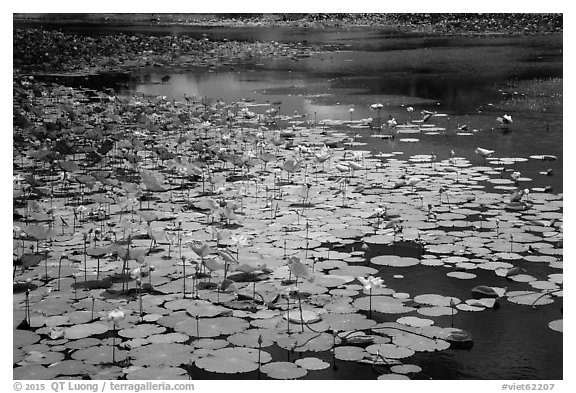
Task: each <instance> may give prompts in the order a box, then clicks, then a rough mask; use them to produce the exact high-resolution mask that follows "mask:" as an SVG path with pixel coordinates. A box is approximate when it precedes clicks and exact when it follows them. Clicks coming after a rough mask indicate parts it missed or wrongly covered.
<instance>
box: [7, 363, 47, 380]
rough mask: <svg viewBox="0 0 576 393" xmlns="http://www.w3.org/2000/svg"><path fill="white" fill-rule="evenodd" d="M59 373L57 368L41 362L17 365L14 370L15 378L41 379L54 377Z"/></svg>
mask: <svg viewBox="0 0 576 393" xmlns="http://www.w3.org/2000/svg"><path fill="white" fill-rule="evenodd" d="M57 375H58V370H57V369H52V368H50V367H44V366H42V365H39V364H28V365H26V366H23V367H16V368H15V369H14V372H13V379H14V380H39V379H44V380H46V379H54V378H55V377H56V376H57Z"/></svg>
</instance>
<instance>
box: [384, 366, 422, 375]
mask: <svg viewBox="0 0 576 393" xmlns="http://www.w3.org/2000/svg"><path fill="white" fill-rule="evenodd" d="M390 371H392V372H393V373H396V374H410V373H419V372H420V371H422V368H421V367H420V366H416V365H415V364H400V365H397V366H392V367H390Z"/></svg>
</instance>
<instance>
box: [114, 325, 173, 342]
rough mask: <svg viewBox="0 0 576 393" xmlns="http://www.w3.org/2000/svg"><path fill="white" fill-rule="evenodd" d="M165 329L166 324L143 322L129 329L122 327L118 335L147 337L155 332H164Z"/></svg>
mask: <svg viewBox="0 0 576 393" xmlns="http://www.w3.org/2000/svg"><path fill="white" fill-rule="evenodd" d="M164 331H166V328H165V327H164V326H157V325H155V324H151V323H143V324H140V325H136V326H133V327H131V328H128V329H122V330H120V331H119V332H118V335H119V336H121V337H127V338H145V337H148V336H151V335H153V334H160V333H163V332H164Z"/></svg>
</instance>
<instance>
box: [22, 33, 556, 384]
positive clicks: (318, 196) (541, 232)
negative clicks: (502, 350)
mask: <svg viewBox="0 0 576 393" xmlns="http://www.w3.org/2000/svg"><path fill="white" fill-rule="evenodd" d="M140 40H142V38H141V37H136V39H135V40H134V42H139V41H140ZM163 40H164V39H163ZM165 40H167V41H169V40H172V38H166V39H165ZM175 40H176V39H175ZM182 40H184V38H182ZM144 41H147V40H144ZM177 42H179V43H181V44H183V42H180V41H177ZM127 45H130V44H127ZM134 45H136V44H134ZM139 45H140V44H139ZM228 48H231V47H230V46H228ZM17 82H20V83H19V86H18V89H19V90H18V91H17V92H16V93H15V94H17V95H18V96H19V97H20V95H22V97H25V100H26V101H25V102H26V104H27V105H19V107H18V108H19V110H20V109H21V110H22V112H23V113H25V114H26V117H27V118H28V121H27V122H24V121H18V122H17V124H16V125H15V136H16V135H17V138H15V150H17V153H18V154H15V156H14V163H13V164H14V181H13V187H14V193H13V203H14V209H13V210H14V227H13V228H14V230H13V238H14V239H13V240H14V243H13V244H14V258H13V265H14V272H13V280H14V284H13V291H14V300H13V303H14V316H15V324H14V329H13V339H14V340H13V341H14V344H13V346H14V358H13V360H14V364H15V368H14V376H15V378H23V379H34V378H57V377H62V376H80V375H84V374H86V375H89V376H91V377H94V378H96V377H98V378H127V379H139V378H146V379H150V378H157V377H158V378H159V377H168V376H170V377H171V376H173V377H174V378H182V377H186V376H191V375H193V374H195V373H200V372H203V373H217V374H233V375H234V374H239V373H247V374H248V375H249V376H250V377H254V378H257V377H258V375H262V376H266V377H268V378H273V379H297V378H303V377H306V376H307V377H310V378H314V376H315V373H316V372H320V370H327V369H328V368H329V367H330V366H332V368H333V369H334V368H335V367H338V365H342V364H343V362H350V363H349V364H353V365H354V366H357V367H366V368H367V369H370V370H372V369H373V370H377V371H378V372H377V373H376V372H375V374H374V378H376V377H378V378H382V379H384V378H390V379H392V378H407V376H406V374H411V376H413V377H416V378H418V377H421V375H420V374H419V373H420V372H421V371H422V370H421V368H420V366H419V365H416V364H404V363H402V362H403V361H404V359H407V360H409V361H412V360H410V359H411V358H412V357H414V359H415V358H416V357H417V356H415V355H416V353H419V355H418V356H424V357H425V356H432V355H433V353H434V352H439V351H448V350H456V349H457V348H458V347H459V346H460V348H462V347H466V346H470V345H472V343H473V340H472V337H471V335H470V334H469V333H468V332H466V331H464V330H461V329H459V328H457V327H454V326H461V325H460V324H461V321H463V320H465V319H466V318H468V317H469V316H470V315H471V313H485V314H484V315H488V313H491V312H492V310H493V309H495V308H497V307H524V308H525V311H526V312H533V308H536V307H538V308H543V307H548V308H550V309H552V308H553V309H554V310H556V309H559V310H561V307H562V295H563V293H562V289H563V276H562V274H561V273H553V272H558V271H560V272H561V271H562V267H563V265H562V264H563V262H562V256H563V251H562V250H563V226H562V225H563V213H562V210H563V201H562V198H563V196H562V195H561V194H554V193H551V192H543V191H545V190H539V189H538V188H539V187H531V185H530V181H532V180H530V179H527V178H526V174H525V170H524V167H523V166H524V165H526V166H527V161H528V158H524V157H509V158H507V157H494V156H495V155H496V151H492V150H488V149H485V148H480V147H478V148H476V150H473V148H469V149H468V150H464V149H462V150H463V151H462V152H460V150H458V151H459V154H461V155H465V156H466V157H467V158H465V157H456V154H455V153H453V152H451V154H450V155H448V153H440V152H438V150H434V152H430V151H428V153H430V154H428V153H427V154H415V153H414V154H413V153H411V151H410V150H409V149H410V148H409V147H407V148H406V151H405V152H401V151H397V150H396V149H399V148H400V147H405V146H407V145H406V144H403V143H399V144H396V142H397V141H393V142H392V143H394V144H393V145H392V144H391V147H390V151H389V152H385V153H382V152H381V153H377V152H376V151H373V150H362V149H365V148H366V149H368V148H370V147H369V146H368V147H365V146H366V145H359V144H358V143H359V142H357V141H354V140H353V141H352V142H350V139H349V138H350V135H348V134H347V132H348V131H349V130H348V129H347V127H348V125H349V124H344V122H337V121H333V122H330V121H324V122H322V123H319V122H317V119H315V120H314V121H313V122H312V120H309V121H303V120H301V118H300V117H297V116H288V115H286V114H285V113H283V112H281V110H280V107H281V103H276V104H274V103H272V104H273V105H274V106H273V107H270V108H268V110H269V112H267V113H266V114H265V115H263V116H260V114H258V115H256V114H254V115H252V114H250V113H249V112H248V111H247V110H243V109H241V108H244V109H246V108H247V107H242V106H240V105H238V103H234V104H227V103H225V102H222V101H220V100H218V101H216V100H211V99H208V98H205V99H203V100H198V101H194V100H192V99H187V100H186V101H185V102H180V101H177V100H168V99H165V98H163V97H146V96H132V97H118V96H115V95H113V94H105V93H102V94H100V95H99V96H98V100H93V101H91V100H90V95H89V94H88V93H87V92H86V91H85V90H81V89H72V88H64V87H61V86H60V87H58V86H52V85H47V84H44V83H40V82H36V81H34V80H33V79H27V78H23V79H21V80H18V79H17ZM23 82H26V83H23ZM163 82H164V83H170V80H165V81H163ZM16 84H17V85H18V83H16ZM22 99H24V98H22ZM79 102H82V103H83V105H82V106H80V105H76V104H78V103H79ZM370 107H371V108H373V109H374V110H376V111H377V127H379V128H381V124H380V115H381V114H380V111H381V110H382V109H383V107H384V105H383V104H373V105H371V106H370ZM40 108H43V109H42V110H39V109H40ZM46 108H50V111H44V109H46ZM70 108H76V109H74V110H71V109H70ZM409 108H411V107H408V108H407V112H408V113H410V115H411V114H412V113H413V111H414V109H413V108H412V110H408V109H409ZM351 109H353V108H351ZM284 112H285V109H284ZM352 114H353V111H351V110H350V111H349V115H350V123H351V124H352V123H354V125H356V123H355V122H353V116H352ZM53 115H54V116H56V119H59V120H60V123H56V121H55V120H54V118H53ZM422 115H423V118H422V119H421V120H416V119H414V120H411V121H410V124H408V125H406V124H404V125H403V124H399V122H397V121H396V119H395V118H390V119H389V121H388V123H387V124H388V126H389V127H388V128H389V132H390V135H391V136H392V135H396V134H400V135H401V134H402V133H413V134H416V133H418V134H419V135H421V136H422V137H426V138H428V137H429V138H437V137H438V135H440V134H439V133H440V132H441V131H445V130H446V129H447V128H448V126H446V127H444V126H442V127H441V126H438V125H436V124H432V123H433V122H435V121H438V122H440V121H443V120H442V119H443V118H444V117H445V116H443V115H444V114H443V113H439V112H436V111H430V110H424V111H423V113H422ZM502 119H507V118H506V116H504V117H503V118H502ZM503 121H504V120H503ZM290 122H297V123H292V124H290ZM48 124H51V125H48ZM56 124H58V125H56ZM514 125H516V123H514ZM268 127H269V128H268ZM457 128H459V131H458V132H460V131H461V132H466V131H468V130H467V129H466V128H465V127H463V126H460V127H457ZM470 128H472V127H471V126H470ZM452 130H453V131H454V125H453V126H452ZM359 132H360V131H359ZM436 133H438V134H436ZM376 135H377V134H375V135H372V136H376ZM367 136H368V135H360V137H361V138H364V137H367ZM461 136H462V137H464V136H463V135H460V136H455V137H461ZM370 137H371V136H370ZM355 138H356V136H355V137H354V138H353V139H355ZM390 139H392V138H390ZM420 139H421V138H399V142H415V143H419V142H421V140H420ZM474 145H475V144H474ZM328 146H330V147H328ZM470 146H472V145H470ZM393 148H394V150H393ZM474 153H476V154H479V155H480V156H481V157H483V162H482V164H481V165H477V164H478V163H477V162H476V163H474V161H475V160H478V158H475V157H474ZM529 158H530V159H532V160H534V161H533V162H529V163H534V162H542V161H545V160H552V159H553V157H552V156H550V155H534V156H531V157H529ZM327 163H329V164H327ZM258 164H260V165H258ZM320 166H321V169H320ZM520 185H522V186H520ZM70 224H71V225H70ZM63 261H66V262H65V263H62V262H63ZM42 262H44V263H43V264H42ZM130 264H132V266H130ZM422 272H424V273H425V274H426V275H430V276H431V277H434V279H435V280H439V282H449V283H450V285H447V286H443V285H438V288H439V289H438V290H437V292H438V293H427V292H426V291H427V288H428V287H425V286H422V287H420V286H419V285H418V284H412V285H413V286H412V287H411V288H413V289H414V291H411V292H413V293H408V289H407V288H410V287H408V286H407V285H406V284H405V283H406V281H410V280H412V281H413V282H414V281H417V280H421V279H422V277H423V276H422ZM82 277H83V279H82ZM78 278H80V280H78ZM384 283H385V285H384ZM452 284H453V285H454V286H452ZM453 288H464V290H461V291H460V292H459V293H458V294H456V293H448V292H450V291H451V290H452V289H453ZM434 291H436V290H434ZM454 292H456V290H455V289H454ZM457 295H458V296H457ZM467 297H471V298H469V299H467ZM541 324H542V326H545V327H549V328H550V329H552V330H554V331H555V332H554V333H553V334H557V332H561V331H562V320H561V319H555V320H546V321H541ZM448 325H450V327H448ZM307 352H314V353H315V354H314V356H309V354H307ZM279 354H280V355H279ZM300 355H302V357H299V356H300ZM291 357H292V358H291ZM296 357H299V358H298V359H296ZM286 359H287V360H286ZM71 361H72V362H73V363H72V364H73V366H72V365H70V364H69V363H65V362H71ZM414 363H417V361H416V360H414ZM48 364H55V366H54V367H53V368H52V367H46V365H48ZM69 365H70V367H68V366H69ZM65 366H66V367H65ZM422 367H423V368H424V367H425V366H422ZM371 368H372V369H371ZM382 369H384V370H385V371H386V373H385V374H384V375H381V374H382ZM145 370H146V371H148V372H145ZM425 371H426V370H424V372H425ZM250 373H253V374H250Z"/></svg>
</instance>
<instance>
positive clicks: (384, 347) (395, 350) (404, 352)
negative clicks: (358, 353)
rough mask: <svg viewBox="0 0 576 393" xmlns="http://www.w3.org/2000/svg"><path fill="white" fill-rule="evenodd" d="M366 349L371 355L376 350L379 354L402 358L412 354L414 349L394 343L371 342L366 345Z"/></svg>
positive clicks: (386, 356)
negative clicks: (371, 343)
mask: <svg viewBox="0 0 576 393" xmlns="http://www.w3.org/2000/svg"><path fill="white" fill-rule="evenodd" d="M366 351H368V352H369V353H371V354H372V355H375V354H376V353H377V352H378V353H379V354H380V355H381V356H383V357H385V358H391V359H404V358H407V357H410V356H412V355H414V353H415V351H414V350H412V349H410V348H406V347H401V346H398V345H395V344H373V345H369V346H367V347H366Z"/></svg>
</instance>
